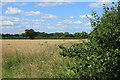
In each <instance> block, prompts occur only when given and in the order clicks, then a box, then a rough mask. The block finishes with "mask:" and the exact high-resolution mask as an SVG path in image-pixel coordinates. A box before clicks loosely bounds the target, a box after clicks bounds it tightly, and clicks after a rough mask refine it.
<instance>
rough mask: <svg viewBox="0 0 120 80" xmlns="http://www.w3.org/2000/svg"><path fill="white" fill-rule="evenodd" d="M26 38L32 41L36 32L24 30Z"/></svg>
mask: <svg viewBox="0 0 120 80" xmlns="http://www.w3.org/2000/svg"><path fill="white" fill-rule="evenodd" d="M25 34H26V37H29V38H30V39H34V37H35V36H36V32H35V31H34V30H33V29H29V30H28V29H26V30H25Z"/></svg>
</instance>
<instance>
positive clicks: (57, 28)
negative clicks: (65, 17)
mask: <svg viewBox="0 0 120 80" xmlns="http://www.w3.org/2000/svg"><path fill="white" fill-rule="evenodd" d="M48 29H55V30H62V28H61V27H50V26H49V27H48Z"/></svg>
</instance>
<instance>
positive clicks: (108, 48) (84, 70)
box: [59, 2, 120, 80]
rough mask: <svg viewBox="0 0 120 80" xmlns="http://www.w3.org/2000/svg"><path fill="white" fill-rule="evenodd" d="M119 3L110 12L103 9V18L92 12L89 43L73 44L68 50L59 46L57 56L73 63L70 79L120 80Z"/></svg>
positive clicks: (107, 9)
mask: <svg viewBox="0 0 120 80" xmlns="http://www.w3.org/2000/svg"><path fill="white" fill-rule="evenodd" d="M119 8H120V2H119V4H118V6H117V5H115V6H114V3H113V6H112V7H111V8H109V7H106V6H105V5H104V8H103V9H104V14H103V16H102V17H99V16H98V15H97V13H96V12H95V11H93V14H92V16H93V17H94V18H92V19H90V21H91V24H92V27H93V31H92V32H91V33H90V41H89V42H83V43H80V44H74V45H72V46H71V47H70V48H66V47H64V46H62V45H60V46H59V47H60V49H62V52H61V53H60V55H62V56H64V57H65V56H68V57H71V58H74V59H76V61H75V62H76V65H75V66H74V67H72V68H70V70H71V71H73V73H74V74H72V75H71V76H73V77H77V78H80V79H82V80H119V79H120V76H119V74H120V18H119V17H120V16H119V11H120V10H119Z"/></svg>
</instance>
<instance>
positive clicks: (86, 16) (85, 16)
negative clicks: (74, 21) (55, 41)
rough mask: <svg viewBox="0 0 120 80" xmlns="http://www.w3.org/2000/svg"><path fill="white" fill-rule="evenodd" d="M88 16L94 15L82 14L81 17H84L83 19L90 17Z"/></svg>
mask: <svg viewBox="0 0 120 80" xmlns="http://www.w3.org/2000/svg"><path fill="white" fill-rule="evenodd" d="M88 17H89V18H93V16H91V15H80V18H82V19H88Z"/></svg>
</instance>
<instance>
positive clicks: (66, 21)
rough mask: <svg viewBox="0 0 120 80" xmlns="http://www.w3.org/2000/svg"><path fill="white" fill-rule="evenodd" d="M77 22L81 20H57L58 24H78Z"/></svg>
mask: <svg viewBox="0 0 120 80" xmlns="http://www.w3.org/2000/svg"><path fill="white" fill-rule="evenodd" d="M79 24H82V22H81V21H74V22H73V21H71V20H63V21H62V22H58V24H57V25H58V26H59V25H79Z"/></svg>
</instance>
